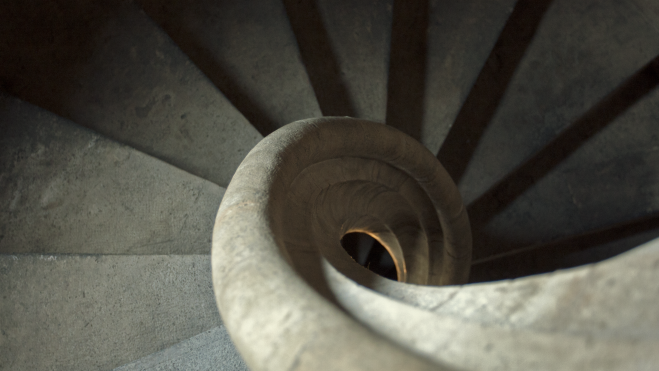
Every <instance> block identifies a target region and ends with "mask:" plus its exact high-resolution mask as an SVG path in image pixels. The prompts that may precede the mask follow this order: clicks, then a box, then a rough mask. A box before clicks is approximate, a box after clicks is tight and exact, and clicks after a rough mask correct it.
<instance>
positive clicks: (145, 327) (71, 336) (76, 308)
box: [0, 254, 222, 370]
mask: <svg viewBox="0 0 659 371" xmlns="http://www.w3.org/2000/svg"><path fill="white" fill-rule="evenodd" d="M0 295H2V300H0V329H1V332H0V369H11V370H107V369H113V368H115V367H118V366H121V365H125V364H127V363H129V362H132V361H134V360H137V359H140V358H142V357H145V356H147V355H149V354H152V353H154V352H158V351H160V350H163V349H166V348H167V347H170V346H172V345H174V344H176V343H179V342H181V341H183V340H185V339H188V338H190V337H192V336H195V335H198V334H200V333H203V332H204V331H208V330H210V329H213V328H215V327H217V326H220V325H221V324H222V320H221V318H220V315H219V313H218V311H217V308H216V306H215V299H214V296H213V291H212V288H211V271H210V258H209V257H208V256H207V255H178V256H136V255H36V254H28V255H0Z"/></svg>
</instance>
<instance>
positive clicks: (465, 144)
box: [437, 0, 552, 184]
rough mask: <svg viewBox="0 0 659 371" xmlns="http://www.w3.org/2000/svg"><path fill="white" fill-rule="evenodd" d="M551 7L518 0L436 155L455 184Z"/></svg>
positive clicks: (543, 1) (544, 1)
mask: <svg viewBox="0 0 659 371" xmlns="http://www.w3.org/2000/svg"><path fill="white" fill-rule="evenodd" d="M551 3H552V0H520V1H518V2H517V4H516V5H515V8H514V10H513V12H512V13H511V14H510V17H508V20H507V21H506V25H505V26H504V28H503V30H502V31H501V34H500V35H499V38H498V39H497V42H496V43H495V44H494V48H493V49H492V51H491V52H490V55H489V56H488V58H487V60H486V61H485V64H484V65H483V68H482V69H481V72H480V74H479V75H478V77H477V78H476V82H475V83H474V86H473V87H472V88H471V91H470V92H469V95H468V96H467V98H466V99H465V102H464V104H463V105H462V108H461V109H460V112H459V113H458V115H457V117H456V118H455V121H454V122H453V125H452V126H451V129H450V130H449V133H448V135H447V136H446V139H445V140H444V143H443V144H442V146H441V148H440V149H439V152H438V153H437V159H439V162H441V163H442V165H443V166H444V168H446V170H447V171H448V173H449V174H450V175H451V177H452V178H453V180H454V181H455V183H456V184H458V183H459V182H460V179H461V178H462V176H463V175H464V173H465V170H466V169H467V165H468V164H469V161H470V160H471V158H472V156H473V154H474V151H475V150H476V147H477V146H478V143H479V142H480V139H481V137H482V136H483V133H484V132H485V128H486V127H487V126H488V125H489V123H490V121H491V120H492V117H493V116H494V114H495V112H496V110H497V108H498V107H499V102H500V101H501V98H503V95H504V94H505V92H506V89H507V88H508V85H509V84H510V81H511V80H512V77H513V75H514V73H515V71H516V70H517V67H518V66H519V63H520V62H521V61H522V58H523V57H524V53H525V52H526V49H527V48H528V46H529V45H530V44H531V41H533V37H534V36H535V32H536V30H537V28H538V26H539V25H540V21H541V20H542V18H543V16H544V14H545V13H546V11H547V9H548V8H549V6H550V5H551Z"/></svg>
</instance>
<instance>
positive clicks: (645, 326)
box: [212, 118, 659, 370]
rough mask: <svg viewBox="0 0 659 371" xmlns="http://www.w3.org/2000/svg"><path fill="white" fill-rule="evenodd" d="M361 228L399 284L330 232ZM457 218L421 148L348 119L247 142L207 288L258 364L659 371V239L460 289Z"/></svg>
mask: <svg viewBox="0 0 659 371" xmlns="http://www.w3.org/2000/svg"><path fill="white" fill-rule="evenodd" d="M350 231H363V232H367V233H370V234H372V235H373V236H374V237H376V238H378V239H379V240H381V241H382V242H383V244H384V245H385V246H386V247H387V248H388V250H389V251H390V252H391V254H392V256H393V257H394V258H395V261H396V265H397V269H398V277H399V280H400V281H403V282H396V281H391V280H388V279H385V278H382V277H380V276H377V275H375V274H374V273H372V272H370V271H368V270H366V269H364V268H363V267H361V266H359V265H358V264H357V263H355V262H354V261H353V260H352V259H351V258H349V257H348V255H347V253H346V252H345V251H343V249H342V248H341V246H340V242H339V240H340V238H341V236H342V235H343V234H345V233H347V232H350ZM470 249H471V236H470V231H469V224H468V220H467V216H466V212H465V211H464V207H463V206H462V202H461V200H460V196H459V194H458V193H457V189H456V187H455V185H454V184H453V182H452V181H451V179H450V178H449V177H448V175H447V174H446V172H445V171H444V170H443V168H442V167H441V165H439V164H438V163H437V161H436V159H435V158H434V156H432V154H431V153H430V152H428V151H427V150H425V148H423V147H422V146H421V145H420V144H419V143H417V142H416V141H414V140H413V139H411V138H409V137H407V136H406V135H404V134H401V133H400V132H397V131H396V130H395V129H392V128H390V127H387V126H384V125H381V124H376V123H371V122H368V121H363V120H356V119H350V118H323V119H312V120H305V121H300V122H296V123H293V124H290V125H288V126H286V127H284V128H282V129H280V130H278V131H277V132H275V133H273V134H272V135H270V136H269V137H267V138H266V139H264V140H263V141H262V142H261V143H259V145H257V146H256V147H255V148H254V149H253V150H252V152H250V154H249V155H248V156H247V157H246V158H245V160H244V161H243V163H242V164H241V166H240V167H239V169H238V171H237V173H236V175H235V176H234V178H233V180H232V182H231V184H230V185H229V187H228V188H227V191H226V193H225V196H224V199H223V200H222V204H221V206H220V210H219V211H218V216H217V219H216V224H215V229H214V232H213V253H212V265H213V285H214V290H215V295H216V300H217V303H218V307H219V309H220V312H221V314H222V317H223V319H224V322H225V324H226V326H227V329H228V330H229V333H230V334H231V336H232V339H233V340H234V342H235V344H236V346H237V348H238V349H239V351H240V352H241V354H242V355H243V357H244V358H245V360H246V362H247V363H248V365H249V366H250V367H251V368H252V369H254V370H294V369H313V370H329V369H341V370H362V369H366V370H370V369H372V370H400V369H404V370H421V369H433V370H437V369H455V368H460V369H464V368H467V369H474V370H476V369H478V370H502V369H505V370H529V369H535V370H555V369H565V370H584V369H598V370H599V369H602V370H617V369H625V370H628V369H629V370H642V369H654V368H656V366H657V365H659V354H658V352H656V349H659V335H657V334H659V310H657V309H656V308H657V307H658V306H657V303H656V297H657V294H658V293H659V242H652V243H648V244H646V245H645V246H643V247H639V248H637V249H635V250H634V251H631V252H629V253H626V254H623V255H621V256H618V257H616V258H613V259H609V260H607V261H605V262H602V263H598V264H591V265H588V266H584V267H579V268H575V269H569V270H564V271H560V272H556V273H553V274H544V275H538V276H532V277H526V278H522V279H517V280H513V281H501V282H495V283H488V284H477V285H465V286H441V287H440V286H437V285H440V284H441V285H448V284H459V283H464V281H465V280H466V278H467V275H468V269H469V261H470V257H471V251H470Z"/></svg>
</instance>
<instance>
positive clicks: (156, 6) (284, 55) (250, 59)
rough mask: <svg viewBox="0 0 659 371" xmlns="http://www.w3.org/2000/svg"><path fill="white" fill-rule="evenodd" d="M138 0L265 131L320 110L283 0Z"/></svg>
mask: <svg viewBox="0 0 659 371" xmlns="http://www.w3.org/2000/svg"><path fill="white" fill-rule="evenodd" d="M139 3H140V4H141V5H142V7H143V8H144V9H145V11H146V12H147V14H149V16H151V17H152V18H153V19H154V20H156V22H158V24H160V25H161V26H162V27H163V29H164V30H165V31H166V32H167V33H168V34H169V35H170V36H171V37H172V39H173V40H174V41H175V42H176V43H177V44H178V45H179V46H180V47H181V49H182V50H183V51H184V52H185V53H186V54H187V56H188V57H189V58H190V59H191V60H192V61H193V62H194V63H195V64H196V65H197V66H199V68H200V69H201V70H202V71H203V72H204V73H205V74H206V76H208V77H209V78H210V79H211V81H213V83H214V84H215V85H216V86H217V87H218V88H219V89H220V90H221V91H222V92H223V93H224V94H225V95H226V96H227V98H228V99H229V100H230V101H231V102H232V103H233V105H234V106H236V107H237V108H238V109H239V110H240V111H241V112H242V113H243V115H245V117H247V119H248V120H249V121H250V123H251V124H252V125H254V126H255V127H256V128H257V129H258V130H259V131H260V132H261V133H262V134H263V135H267V134H269V133H271V132H272V131H274V130H276V129H277V128H279V127H281V126H283V125H285V124H288V123H290V122H293V121H297V120H301V119H305V118H310V117H318V116H320V115H321V114H320V108H319V107H318V102H316V97H315V95H314V91H313V88H312V87H311V84H310V82H309V78H308V77H307V73H306V70H305V68H304V65H303V63H302V61H301V59H300V55H299V51H298V48H297V43H296V41H295V35H294V34H293V32H292V30H291V27H290V24H289V22H288V18H287V15H286V11H285V9H284V6H283V4H282V3H281V2H280V1H274V0H259V1H239V2H231V1H220V2H218V1H209V0H197V1H178V0H170V1H151V0H140V1H139Z"/></svg>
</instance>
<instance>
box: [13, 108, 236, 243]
mask: <svg viewBox="0 0 659 371" xmlns="http://www.w3.org/2000/svg"><path fill="white" fill-rule="evenodd" d="M0 133H1V134H0V135H1V138H2V139H1V141H2V142H1V143H2V144H1V145H0V252H2V253H83V254H208V253H210V235H211V231H212V227H213V217H214V214H215V213H216V209H217V207H218V205H219V202H220V200H221V199H222V195H223V194H224V189H223V188H221V187H219V186H217V185H215V184H213V183H211V182H208V181H205V180H203V179H200V178H198V177H196V176H194V175H191V174H189V173H186V172H184V171H182V170H180V169H177V168H175V167H173V166H171V165H169V164H166V163H164V162H162V161H159V160H157V159H155V158H153V157H150V156H148V155H145V154H143V153H141V152H139V151H136V150H134V149H132V148H130V147H127V146H125V145H121V144H118V143H116V142H114V141H111V140H108V139H106V138H104V137H103V136H101V135H99V134H96V133H94V132H92V131H90V130H88V129H85V128H82V127H79V126H77V125H75V124H73V123H71V122H70V121H68V120H66V119H63V118H61V117H58V116H56V115H54V114H52V113H49V112H47V111H44V110H43V109H40V108H38V107H35V106H33V105H31V104H28V103H25V102H22V101H20V100H18V99H15V98H11V97H8V96H0Z"/></svg>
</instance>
